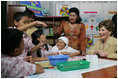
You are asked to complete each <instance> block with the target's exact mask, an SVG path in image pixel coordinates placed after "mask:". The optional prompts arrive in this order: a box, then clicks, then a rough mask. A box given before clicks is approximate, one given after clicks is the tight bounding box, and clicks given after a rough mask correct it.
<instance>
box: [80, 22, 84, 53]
mask: <svg viewBox="0 0 118 79" xmlns="http://www.w3.org/2000/svg"><path fill="white" fill-rule="evenodd" d="M79 39H80V52H84V53H85V51H86V31H85V25H84V24H83V23H82V26H81V29H80V38H79Z"/></svg>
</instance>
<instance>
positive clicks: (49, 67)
mask: <svg viewBox="0 0 118 79" xmlns="http://www.w3.org/2000/svg"><path fill="white" fill-rule="evenodd" d="M52 68H55V67H53V66H52V67H44V68H43V69H52Z"/></svg>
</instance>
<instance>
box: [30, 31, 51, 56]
mask: <svg viewBox="0 0 118 79" xmlns="http://www.w3.org/2000/svg"><path fill="white" fill-rule="evenodd" d="M31 36H32V42H33V44H35V45H37V44H38V43H39V44H40V48H39V49H38V50H37V52H35V53H33V54H32V56H33V57H47V56H48V55H49V50H50V49H51V48H52V46H50V45H49V44H47V39H46V36H45V35H44V34H43V30H42V29H40V30H37V31H35V32H33V33H32V35H31Z"/></svg>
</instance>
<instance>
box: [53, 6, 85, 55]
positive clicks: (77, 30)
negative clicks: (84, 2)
mask: <svg viewBox="0 0 118 79" xmlns="http://www.w3.org/2000/svg"><path fill="white" fill-rule="evenodd" d="M81 21H82V19H81V17H80V15H79V10H78V9H77V8H75V7H73V8H70V10H69V17H68V21H62V23H61V24H60V26H59V27H58V28H56V29H53V30H54V34H55V35H61V34H62V33H64V35H65V36H66V37H67V38H68V39H69V46H71V47H72V48H74V49H77V50H79V51H80V52H81V53H82V54H85V51H86V32H85V25H84V23H81Z"/></svg>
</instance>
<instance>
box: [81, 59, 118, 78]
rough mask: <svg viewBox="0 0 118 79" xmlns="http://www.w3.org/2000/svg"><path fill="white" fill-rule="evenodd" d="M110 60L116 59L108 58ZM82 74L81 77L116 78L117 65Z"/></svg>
mask: <svg viewBox="0 0 118 79" xmlns="http://www.w3.org/2000/svg"><path fill="white" fill-rule="evenodd" d="M103 59H104V58H103ZM110 60H115V61H116V59H110ZM82 76H83V78H117V65H116V66H112V67H107V68H103V69H99V70H95V71H91V72H87V73H83V74H82Z"/></svg>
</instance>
